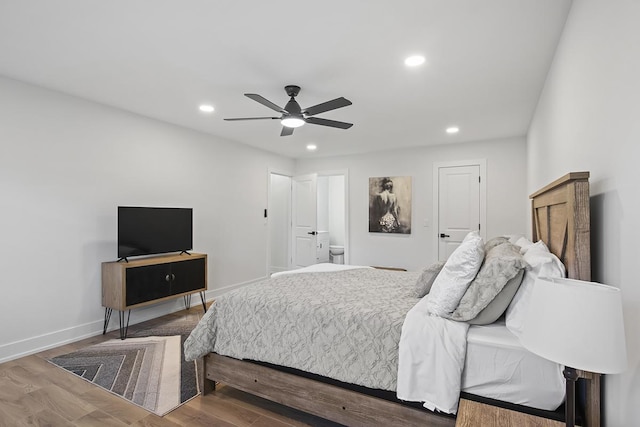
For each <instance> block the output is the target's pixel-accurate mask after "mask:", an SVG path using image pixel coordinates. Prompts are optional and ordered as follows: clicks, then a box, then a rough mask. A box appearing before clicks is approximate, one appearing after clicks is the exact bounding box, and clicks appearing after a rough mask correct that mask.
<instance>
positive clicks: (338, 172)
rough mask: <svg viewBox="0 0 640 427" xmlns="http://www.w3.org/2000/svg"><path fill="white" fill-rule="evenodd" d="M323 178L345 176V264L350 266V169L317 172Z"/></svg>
mask: <svg viewBox="0 0 640 427" xmlns="http://www.w3.org/2000/svg"><path fill="white" fill-rule="evenodd" d="M316 173H317V175H318V176H319V177H321V176H343V177H344V264H349V259H350V256H349V252H350V251H349V235H350V234H351V233H350V232H349V230H350V228H349V216H350V215H349V169H335V170H325V171H320V172H316Z"/></svg>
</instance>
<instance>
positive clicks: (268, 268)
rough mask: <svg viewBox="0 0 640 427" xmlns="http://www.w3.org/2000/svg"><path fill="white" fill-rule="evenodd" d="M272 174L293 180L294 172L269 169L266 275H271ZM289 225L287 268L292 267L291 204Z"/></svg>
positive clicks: (265, 220) (265, 221) (265, 219)
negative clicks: (270, 222)
mask: <svg viewBox="0 0 640 427" xmlns="http://www.w3.org/2000/svg"><path fill="white" fill-rule="evenodd" d="M271 175H281V176H286V177H287V178H289V180H290V181H291V180H292V177H293V173H292V172H291V171H288V170H282V169H273V168H268V170H267V217H266V218H264V224H265V225H266V227H267V256H266V262H267V265H266V270H265V271H266V277H270V276H271V255H272V254H271V241H272V236H271V224H269V221H270V220H271V214H272V205H271V203H272V199H271V197H272V194H271ZM291 191H292V190H291V182H290V183H289V203H291ZM286 221H287V224H288V227H287V233H288V234H289V235H288V236H287V239H286V240H287V242H288V243H287V268H289V269H290V268H291V242H290V240H291V239H290V237H291V236H290V233H291V206H290V208H289V212H288V217H287V218H286Z"/></svg>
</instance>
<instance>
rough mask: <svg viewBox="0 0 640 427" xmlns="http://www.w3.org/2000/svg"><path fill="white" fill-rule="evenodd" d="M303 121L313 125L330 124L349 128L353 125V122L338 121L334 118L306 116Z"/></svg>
mask: <svg viewBox="0 0 640 427" xmlns="http://www.w3.org/2000/svg"><path fill="white" fill-rule="evenodd" d="M305 121H306V122H307V123H311V124H313V125H321V126H330V127H332V128H340V129H349V128H350V127H351V126H353V123H346V122H338V121H335V120H328V119H321V118H319V117H307V118H306V119H305Z"/></svg>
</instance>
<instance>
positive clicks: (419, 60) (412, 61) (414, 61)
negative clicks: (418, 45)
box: [404, 55, 425, 67]
mask: <svg viewBox="0 0 640 427" xmlns="http://www.w3.org/2000/svg"><path fill="white" fill-rule="evenodd" d="M424 61H425V59H424V56H422V55H413V56H410V57H408V58H407V59H405V60H404V65H406V66H407V67H417V66H418V65H422V64H424Z"/></svg>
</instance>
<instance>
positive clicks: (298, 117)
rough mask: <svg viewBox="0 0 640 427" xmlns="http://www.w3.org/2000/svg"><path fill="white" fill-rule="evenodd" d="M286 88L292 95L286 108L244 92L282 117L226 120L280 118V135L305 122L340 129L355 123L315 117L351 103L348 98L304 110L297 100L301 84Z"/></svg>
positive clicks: (271, 118)
mask: <svg viewBox="0 0 640 427" xmlns="http://www.w3.org/2000/svg"><path fill="white" fill-rule="evenodd" d="M284 90H285V91H286V92H287V95H288V96H290V97H291V98H290V99H289V102H287V105H285V106H284V108H282V107H279V106H278V105H276V104H274V103H273V102H271V101H269V100H268V99H266V98H264V97H262V96H260V95H258V94H255V93H245V94H244V95H245V96H246V97H247V98H251V99H253V100H254V101H256V102H259V103H260V104H262V105H264V106H266V107H269V108H271V109H272V110H275V111H277V112H279V113H282V115H281V116H280V117H240V118H233V119H225V120H228V121H235V120H265V119H266V120H280V123H282V132H281V133H280V136H289V135H292V134H293V129H294V128H297V127H300V126H302V125H304V124H305V123H310V124H312V125H321V126H329V127H334V128H339V129H349V128H350V127H351V126H353V123H346V122H338V121H336V120H329V119H321V118H319V117H313V116H315V115H316V114H320V113H324V112H326V111H331V110H335V109H337V108H342V107H346V106H348V105H351V101H349V100H348V99H346V98H343V97H340V98H336V99H333V100H331V101H327V102H323V103H322V104H318V105H314V106H313V107H309V108H305V109H304V110H303V109H301V108H300V104H298V102H297V101H296V100H295V98H296V96H297V95H298V93H300V86H295V85H288V86H285V87H284Z"/></svg>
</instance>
